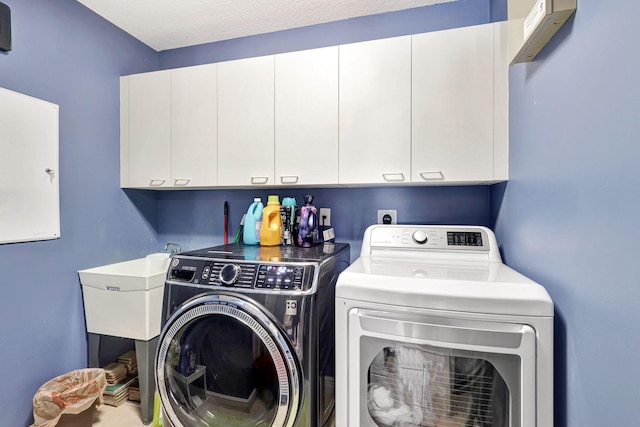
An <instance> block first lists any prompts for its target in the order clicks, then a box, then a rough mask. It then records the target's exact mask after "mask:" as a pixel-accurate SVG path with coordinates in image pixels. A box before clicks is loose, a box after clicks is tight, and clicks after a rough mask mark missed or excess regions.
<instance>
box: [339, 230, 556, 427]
mask: <svg viewBox="0 0 640 427" xmlns="http://www.w3.org/2000/svg"><path fill="white" fill-rule="evenodd" d="M336 426H337V427H365V426H404V427H408V426H423V427H489V426H491V427H551V426H553V302H552V301H551V298H550V297H549V294H548V293H547V291H546V290H545V289H544V288H543V287H542V286H541V285H539V284H537V283H535V282H533V281H532V280H530V279H528V278H526V277H525V276H523V275H521V274H519V273H518V272H516V271H514V270H513V269H511V268H509V267H508V266H506V265H505V264H503V263H502V259H501V257H500V252H499V249H498V245H497V242H496V239H495V236H494V234H493V232H492V231H491V230H489V229H488V228H485V227H468V226H424V225H374V226H371V227H369V228H368V229H367V231H366V232H365V235H364V240H363V244H362V252H361V255H360V258H358V259H357V260H356V261H355V262H354V263H353V264H352V265H351V266H349V267H348V268H347V269H346V270H345V271H344V272H343V273H342V274H341V275H340V277H339V278H338V282H337V287H336Z"/></svg>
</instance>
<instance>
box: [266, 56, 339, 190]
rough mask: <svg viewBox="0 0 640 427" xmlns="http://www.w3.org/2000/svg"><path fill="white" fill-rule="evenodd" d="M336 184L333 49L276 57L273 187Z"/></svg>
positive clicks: (336, 96)
mask: <svg viewBox="0 0 640 427" xmlns="http://www.w3.org/2000/svg"><path fill="white" fill-rule="evenodd" d="M337 183H338V47H337V46H334V47H328V48H322V49H312V50H305V51H300V52H293V53H286V54H280V55H276V56H275V184H278V185H323V184H324V185H326V184H337Z"/></svg>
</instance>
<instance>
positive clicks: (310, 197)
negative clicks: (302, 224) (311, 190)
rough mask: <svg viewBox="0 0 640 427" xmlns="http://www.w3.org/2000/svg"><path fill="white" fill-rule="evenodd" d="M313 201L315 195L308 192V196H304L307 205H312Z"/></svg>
mask: <svg viewBox="0 0 640 427" xmlns="http://www.w3.org/2000/svg"><path fill="white" fill-rule="evenodd" d="M312 203H313V196H312V195H311V194H307V195H306V196H304V204H305V205H310V204H312Z"/></svg>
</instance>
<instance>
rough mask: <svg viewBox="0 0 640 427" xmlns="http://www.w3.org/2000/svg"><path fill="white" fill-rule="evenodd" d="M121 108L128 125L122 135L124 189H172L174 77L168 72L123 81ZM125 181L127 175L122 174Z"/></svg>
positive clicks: (134, 76) (143, 75) (137, 76)
mask: <svg viewBox="0 0 640 427" xmlns="http://www.w3.org/2000/svg"><path fill="white" fill-rule="evenodd" d="M124 79H126V83H123V86H128V91H124V90H123V91H122V93H121V95H122V100H121V102H122V104H121V108H123V110H125V112H124V113H123V115H125V114H126V115H127V117H128V122H127V124H126V129H124V130H123V132H122V133H121V137H122V141H121V144H122V147H121V149H122V150H123V151H124V152H123V153H122V159H123V160H124V162H123V164H122V165H121V167H123V168H127V171H128V180H126V182H124V183H123V187H137V188H146V187H168V186H170V185H171V74H170V72H169V71H156V72H152V73H144V74H135V75H131V76H128V77H123V81H124ZM123 177H124V174H123Z"/></svg>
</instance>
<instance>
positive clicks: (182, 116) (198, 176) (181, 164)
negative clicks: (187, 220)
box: [171, 64, 218, 187]
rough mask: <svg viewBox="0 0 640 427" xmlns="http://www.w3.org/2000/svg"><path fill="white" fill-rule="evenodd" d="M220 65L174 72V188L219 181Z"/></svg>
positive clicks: (172, 145)
mask: <svg viewBox="0 0 640 427" xmlns="http://www.w3.org/2000/svg"><path fill="white" fill-rule="evenodd" d="M217 88H218V65H217V64H208V65H201V66H197V67H186V68H178V69H175V70H172V71H171V136H172V138H171V160H172V183H171V185H172V186H174V187H204V186H215V185H217V183H218V142H217V138H218V94H217Z"/></svg>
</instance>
